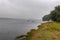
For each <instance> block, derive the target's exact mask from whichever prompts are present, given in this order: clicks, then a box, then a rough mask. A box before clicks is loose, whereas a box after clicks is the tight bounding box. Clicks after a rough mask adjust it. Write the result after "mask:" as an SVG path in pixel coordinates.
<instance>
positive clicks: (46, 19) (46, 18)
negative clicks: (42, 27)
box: [42, 14, 50, 21]
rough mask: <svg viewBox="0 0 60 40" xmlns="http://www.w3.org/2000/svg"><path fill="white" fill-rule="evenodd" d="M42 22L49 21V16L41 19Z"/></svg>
mask: <svg viewBox="0 0 60 40" xmlns="http://www.w3.org/2000/svg"><path fill="white" fill-rule="evenodd" d="M42 20H43V21H49V20H50V15H49V14H48V15H45V16H44V17H43V18H42Z"/></svg>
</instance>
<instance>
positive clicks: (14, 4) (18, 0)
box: [0, 0, 60, 19]
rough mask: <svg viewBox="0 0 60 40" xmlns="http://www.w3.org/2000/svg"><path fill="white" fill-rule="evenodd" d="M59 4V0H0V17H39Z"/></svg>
mask: <svg viewBox="0 0 60 40" xmlns="http://www.w3.org/2000/svg"><path fill="white" fill-rule="evenodd" d="M59 4H60V0H0V17H8V18H26V19H32V18H33V19H41V17H42V16H44V15H46V14H49V13H50V11H51V10H53V9H54V7H55V6H57V5H59Z"/></svg>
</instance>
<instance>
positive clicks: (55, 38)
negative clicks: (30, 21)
mask: <svg viewBox="0 0 60 40" xmlns="http://www.w3.org/2000/svg"><path fill="white" fill-rule="evenodd" d="M22 40H60V23H56V22H47V23H42V24H41V25H39V26H38V29H37V30H35V29H32V30H31V31H30V32H28V33H27V35H26V37H25V38H23V39H22Z"/></svg>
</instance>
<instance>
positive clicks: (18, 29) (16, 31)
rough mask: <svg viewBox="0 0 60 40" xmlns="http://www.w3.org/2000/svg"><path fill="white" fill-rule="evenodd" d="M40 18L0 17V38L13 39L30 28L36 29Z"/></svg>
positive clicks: (3, 39) (0, 39) (2, 39)
mask: <svg viewBox="0 0 60 40" xmlns="http://www.w3.org/2000/svg"><path fill="white" fill-rule="evenodd" d="M40 23H41V20H25V19H0V40H14V39H15V37H16V36H19V35H24V34H26V33H27V32H28V31H30V30H31V29H37V26H38V25H39V24H40Z"/></svg>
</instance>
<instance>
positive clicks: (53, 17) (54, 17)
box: [43, 6, 60, 22]
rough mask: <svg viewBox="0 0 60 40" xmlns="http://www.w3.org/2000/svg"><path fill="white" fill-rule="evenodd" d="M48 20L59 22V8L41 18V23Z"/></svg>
mask: <svg viewBox="0 0 60 40" xmlns="http://www.w3.org/2000/svg"><path fill="white" fill-rule="evenodd" d="M49 20H52V21H56V22H60V6H56V7H55V9H54V10H53V11H51V13H50V14H49V15H45V16H44V17H43V21H49Z"/></svg>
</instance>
